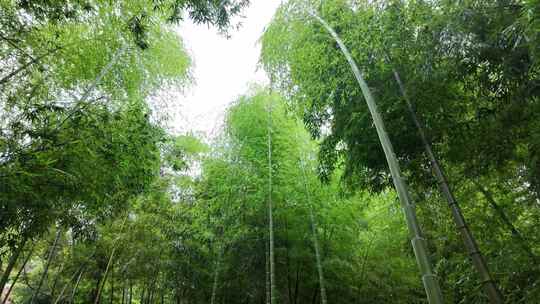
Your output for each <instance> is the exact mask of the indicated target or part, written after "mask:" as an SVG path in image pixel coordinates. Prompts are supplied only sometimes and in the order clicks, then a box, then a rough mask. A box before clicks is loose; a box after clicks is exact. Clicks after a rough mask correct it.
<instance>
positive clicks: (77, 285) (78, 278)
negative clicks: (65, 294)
mask: <svg viewBox="0 0 540 304" xmlns="http://www.w3.org/2000/svg"><path fill="white" fill-rule="evenodd" d="M83 273H84V271H81V273H79V276H78V277H77V282H75V286H74V287H73V290H72V291H71V297H70V298H69V303H74V301H75V294H76V293H77V288H78V287H79V283H80V282H81V277H82V275H83Z"/></svg>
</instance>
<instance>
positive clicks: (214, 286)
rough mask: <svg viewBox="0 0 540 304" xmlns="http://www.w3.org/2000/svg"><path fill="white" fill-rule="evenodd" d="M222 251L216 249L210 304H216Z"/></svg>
mask: <svg viewBox="0 0 540 304" xmlns="http://www.w3.org/2000/svg"><path fill="white" fill-rule="evenodd" d="M222 254H223V251H222V249H221V248H220V249H218V257H217V261H216V269H214V282H213V284H212V298H211V299H210V304H215V303H216V294H217V289H218V280H219V270H220V268H221V258H222Z"/></svg>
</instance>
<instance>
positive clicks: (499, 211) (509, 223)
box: [473, 181, 539, 265]
mask: <svg viewBox="0 0 540 304" xmlns="http://www.w3.org/2000/svg"><path fill="white" fill-rule="evenodd" d="M473 183H474V185H475V186H476V187H477V188H478V191H480V193H482V195H483V196H484V197H485V198H486V200H487V202H488V203H489V205H490V206H491V208H493V210H495V213H497V215H498V216H499V218H500V219H501V221H502V222H503V223H504V224H505V225H506V227H507V228H508V229H509V230H510V232H511V233H512V236H513V237H514V238H515V239H516V240H517V241H518V243H519V245H520V247H521V249H523V251H525V252H526V253H527V254H528V255H529V257H530V258H531V260H532V261H533V263H534V264H535V265H538V262H539V261H538V256H537V255H536V254H534V252H533V251H532V249H531V247H530V246H529V244H528V242H527V240H526V239H525V238H524V237H523V235H522V234H521V232H519V230H517V228H516V226H514V224H513V223H512V221H511V220H510V219H509V218H508V216H507V215H506V212H504V209H503V208H502V207H501V206H499V204H497V202H496V201H495V198H493V195H492V194H491V192H490V191H489V190H488V189H487V188H486V187H484V186H482V185H481V184H480V183H478V182H477V181H473Z"/></svg>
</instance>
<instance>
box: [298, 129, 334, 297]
mask: <svg viewBox="0 0 540 304" xmlns="http://www.w3.org/2000/svg"><path fill="white" fill-rule="evenodd" d="M296 138H297V139H298V134H296ZM304 161H305V157H304V155H300V168H301V169H302V177H303V184H304V191H305V192H306V197H307V201H308V209H309V220H310V224H311V233H312V239H313V247H314V249H315V259H316V263H317V273H318V275H319V289H320V292H321V303H322V304H327V303H328V300H327V297H326V288H325V282H324V271H323V267H322V262H321V254H320V248H319V240H318V237H317V222H316V220H315V216H314V214H313V201H312V200H311V191H310V190H309V187H308V181H307V177H306V167H305V163H304Z"/></svg>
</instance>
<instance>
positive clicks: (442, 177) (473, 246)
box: [392, 69, 504, 304]
mask: <svg viewBox="0 0 540 304" xmlns="http://www.w3.org/2000/svg"><path fill="white" fill-rule="evenodd" d="M392 71H393V73H394V78H395V79H396V82H397V83H398V85H399V90H400V92H401V95H402V96H403V99H404V100H405V103H406V104H407V109H408V110H409V113H410V114H411V117H412V119H413V121H414V124H415V126H416V128H417V131H418V134H420V138H421V140H422V144H423V145H424V149H425V150H426V154H427V156H428V158H429V161H430V162H431V166H432V168H433V171H435V178H436V179H437V181H438V183H439V187H440V189H441V192H442V194H443V196H444V197H445V198H446V201H447V203H448V206H449V207H450V211H452V217H453V218H454V223H455V224H456V228H457V229H458V231H459V233H460V234H461V238H462V239H463V243H464V245H465V248H466V250H467V253H468V254H469V257H470V258H471V260H472V262H473V265H474V268H475V269H476V271H477V272H478V274H479V276H480V280H481V283H482V286H483V288H484V292H485V293H486V295H487V296H488V298H489V301H490V303H492V304H502V303H503V302H504V301H503V297H502V294H501V292H500V290H499V288H498V286H497V284H496V283H495V280H494V279H493V277H492V276H491V273H490V272H489V269H488V266H487V264H486V261H485V259H484V257H483V255H482V252H481V251H480V248H479V247H478V245H477V243H476V239H475V238H474V236H473V235H472V232H471V231H470V229H469V227H468V225H467V222H466V221H465V217H464V216H463V213H462V212H461V207H460V206H459V203H458V201H457V200H456V198H455V196H454V193H453V192H452V190H451V188H450V185H449V184H448V180H447V178H446V174H445V173H444V171H443V168H442V167H441V165H440V164H439V162H438V160H437V158H436V157H435V153H434V152H433V149H432V148H431V143H430V141H429V139H428V138H427V135H426V133H425V128H424V126H423V124H422V123H421V122H420V120H419V119H418V116H417V115H416V111H415V109H414V106H413V105H412V102H411V101H410V99H409V96H408V95H407V91H406V89H405V85H404V84H403V82H402V81H401V78H400V77H399V74H398V72H397V71H396V70H395V69H392Z"/></svg>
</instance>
